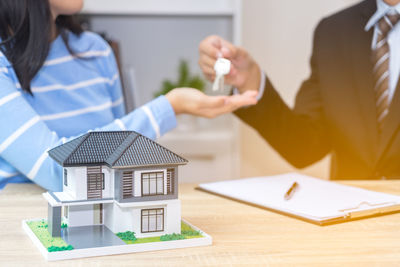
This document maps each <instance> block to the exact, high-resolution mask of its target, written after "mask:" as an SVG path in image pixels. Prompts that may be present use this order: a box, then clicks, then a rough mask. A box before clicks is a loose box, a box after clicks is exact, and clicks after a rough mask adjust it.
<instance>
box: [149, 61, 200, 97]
mask: <svg viewBox="0 0 400 267" xmlns="http://www.w3.org/2000/svg"><path fill="white" fill-rule="evenodd" d="M179 87H191V88H195V89H198V90H200V91H202V92H204V88H205V82H204V80H203V79H201V77H200V76H198V75H191V73H190V70H189V65H188V63H187V61H186V60H181V61H180V63H179V67H178V79H177V81H175V82H173V81H170V80H164V81H163V82H162V85H161V88H160V90H159V91H157V92H155V93H154V97H158V96H160V95H165V94H167V93H168V92H169V91H171V90H172V89H174V88H179Z"/></svg>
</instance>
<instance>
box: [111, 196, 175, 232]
mask: <svg viewBox="0 0 400 267" xmlns="http://www.w3.org/2000/svg"><path fill="white" fill-rule="evenodd" d="M157 209H162V210H163V222H162V224H163V225H162V229H163V230H162V231H157V230H155V229H148V231H147V232H142V224H143V220H144V219H143V216H142V210H157ZM104 214H105V221H104V224H105V225H106V226H107V227H108V228H109V229H110V230H111V231H113V232H114V233H118V232H125V231H133V232H135V236H136V237H151V236H160V235H163V234H172V233H180V232H181V222H180V219H177V218H181V205H180V200H179V199H173V200H163V201H152V202H148V201H143V202H131V203H124V204H118V203H116V204H105V205H104ZM153 222H154V221H153ZM150 224H152V223H151V222H150Z"/></svg>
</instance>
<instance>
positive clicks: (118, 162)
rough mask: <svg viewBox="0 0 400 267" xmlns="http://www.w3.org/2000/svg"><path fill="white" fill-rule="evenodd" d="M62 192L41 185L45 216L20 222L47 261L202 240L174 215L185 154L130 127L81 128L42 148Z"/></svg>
mask: <svg viewBox="0 0 400 267" xmlns="http://www.w3.org/2000/svg"><path fill="white" fill-rule="evenodd" d="M48 153H49V155H50V157H51V158H53V159H54V160H55V161H56V162H57V163H58V164H60V165H61V166H62V167H63V181H62V182H63V190H62V192H47V193H44V194H43V196H44V197H45V199H46V200H47V202H48V219H47V220H45V219H33V220H24V221H23V222H22V227H23V229H24V230H25V231H26V233H27V234H28V236H29V237H30V238H31V239H32V241H33V242H34V244H35V245H36V246H37V247H38V248H39V250H40V252H41V253H42V254H43V255H44V257H45V258H46V259H47V260H64V259H72V258H82V257H91V256H102V255H111V254H121V253H131V252H141V251H151V250H162V249H172V248H184V247H195V246H206V245H210V244H211V243H212V238H211V237H210V236H209V235H207V234H206V233H204V232H202V231H201V230H200V229H198V228H196V227H195V226H193V225H191V224H190V223H188V222H187V221H185V220H183V219H182V218H181V204H180V200H179V199H178V167H179V166H180V165H184V164H187V160H185V159H184V158H182V157H180V156H179V155H177V154H175V153H173V152H172V151H170V150H168V149H166V148H165V147H163V146H161V145H159V144H158V143H156V142H155V141H153V140H151V139H149V138H147V137H145V136H143V135H141V134H139V133H136V132H133V131H112V132H89V133H87V134H85V135H82V136H80V137H78V138H76V139H73V140H72V141H69V142H67V143H65V144H63V145H60V146H58V147H55V148H53V149H51V150H50V151H49V152H48Z"/></svg>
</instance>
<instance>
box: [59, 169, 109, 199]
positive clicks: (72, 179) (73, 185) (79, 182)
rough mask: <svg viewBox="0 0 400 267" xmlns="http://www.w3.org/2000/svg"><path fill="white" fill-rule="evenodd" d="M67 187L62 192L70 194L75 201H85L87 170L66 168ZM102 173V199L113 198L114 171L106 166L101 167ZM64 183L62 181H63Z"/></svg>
mask: <svg viewBox="0 0 400 267" xmlns="http://www.w3.org/2000/svg"><path fill="white" fill-rule="evenodd" d="M66 169H67V175H68V186H65V185H64V186H63V190H64V192H66V193H68V194H70V195H71V196H72V197H73V198H75V199H76V200H83V199H87V168H86V167H68V168H66ZM102 172H103V173H104V183H105V186H104V190H103V191H102V196H103V198H111V197H114V170H112V169H110V168H108V167H107V166H102ZM63 183H64V181H63Z"/></svg>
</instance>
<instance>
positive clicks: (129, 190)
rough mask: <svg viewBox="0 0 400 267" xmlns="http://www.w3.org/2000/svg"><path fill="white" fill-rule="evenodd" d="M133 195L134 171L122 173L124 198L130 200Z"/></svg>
mask: <svg viewBox="0 0 400 267" xmlns="http://www.w3.org/2000/svg"><path fill="white" fill-rule="evenodd" d="M132 195H133V171H124V172H123V173H122V197H123V198H130V197H132Z"/></svg>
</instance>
